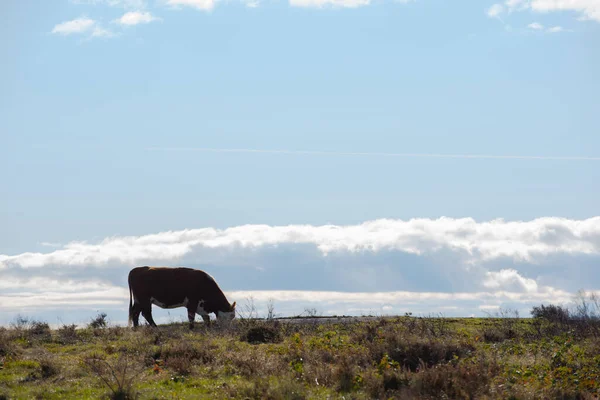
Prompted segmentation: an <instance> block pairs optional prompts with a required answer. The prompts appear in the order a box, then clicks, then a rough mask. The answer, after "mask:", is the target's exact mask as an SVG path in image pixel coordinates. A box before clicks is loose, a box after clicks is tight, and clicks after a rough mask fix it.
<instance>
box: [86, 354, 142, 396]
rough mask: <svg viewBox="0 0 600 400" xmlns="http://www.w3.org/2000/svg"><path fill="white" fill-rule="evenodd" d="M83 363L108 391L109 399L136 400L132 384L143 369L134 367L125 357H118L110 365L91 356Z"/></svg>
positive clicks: (98, 357) (102, 359)
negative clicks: (109, 392) (109, 393)
mask: <svg viewBox="0 0 600 400" xmlns="http://www.w3.org/2000/svg"><path fill="white" fill-rule="evenodd" d="M84 363H85V365H87V366H88V368H89V369H90V370H91V371H92V372H93V373H94V374H95V375H96V376H97V377H98V378H100V380H101V381H102V382H103V383H104V384H105V385H106V387H108V388H109V389H110V391H111V396H110V397H111V399H113V400H129V399H136V398H137V394H136V393H135V391H134V389H133V383H134V381H135V379H136V378H137V377H138V376H139V375H140V374H141V373H142V371H143V369H142V368H139V366H136V365H134V363H133V361H132V360H131V359H130V358H129V357H128V356H127V355H125V354H121V355H119V357H118V358H117V359H116V360H115V361H114V362H112V363H109V362H108V361H106V360H105V359H104V358H103V357H101V356H98V355H93V356H90V357H87V358H85V359H84ZM136 367H137V368H136Z"/></svg>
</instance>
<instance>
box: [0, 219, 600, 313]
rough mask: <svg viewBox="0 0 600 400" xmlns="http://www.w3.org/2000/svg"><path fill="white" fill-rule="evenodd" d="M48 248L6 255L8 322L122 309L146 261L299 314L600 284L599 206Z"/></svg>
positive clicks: (439, 306) (200, 232)
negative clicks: (524, 217)
mask: <svg viewBox="0 0 600 400" xmlns="http://www.w3.org/2000/svg"><path fill="white" fill-rule="evenodd" d="M54 245H55V246H56V244H54ZM48 250H49V251H48V252H28V253H22V254H16V255H0V274H1V275H2V281H1V282H0V293H1V294H0V323H6V321H7V319H8V320H10V318H12V317H14V315H15V313H17V312H24V313H27V312H33V311H35V312H42V311H41V310H47V312H49V313H50V314H51V315H55V314H56V313H57V312H65V310H70V309H74V310H81V312H84V310H88V311H89V310H97V309H99V308H102V309H110V310H114V312H115V315H117V316H121V317H122V318H121V319H123V320H124V318H125V317H124V316H125V314H126V304H127V302H128V291H127V283H126V282H127V273H128V272H129V270H130V269H131V268H132V267H135V266H139V265H167V266H177V265H185V266H189V267H194V268H200V269H204V270H206V271H208V272H209V273H211V274H212V275H213V276H215V278H216V279H217V281H218V282H219V284H220V285H221V287H222V288H223V290H225V291H226V292H227V293H229V294H230V296H233V297H232V298H233V299H235V300H243V298H244V297H249V296H252V297H255V298H256V299H258V300H259V301H262V302H263V303H264V302H266V301H267V299H268V298H271V297H272V298H274V299H275V300H276V302H277V303H278V304H279V305H280V307H281V310H282V312H284V313H291V314H294V313H295V314H297V313H300V312H302V310H303V308H304V307H306V306H307V305H310V304H315V303H319V304H321V305H323V306H326V307H325V308H324V309H323V312H335V313H338V314H348V313H364V312H367V311H368V310H375V311H377V310H379V311H377V312H379V313H381V312H383V311H386V312H387V313H403V312H408V311H413V312H414V311H417V310H420V311H421V312H423V313H427V312H435V311H436V310H437V311H440V310H442V311H443V310H446V311H449V312H451V313H452V314H454V315H463V316H464V315H471V314H473V313H475V314H476V313H477V312H479V313H481V312H483V311H482V310H489V309H493V308H497V307H500V306H505V305H513V306H515V307H521V308H523V307H526V306H530V305H532V304H539V302H564V301H568V299H569V298H570V296H571V293H573V292H575V291H576V290H578V289H588V290H593V289H595V288H596V286H598V285H600V279H599V278H598V277H597V275H598V274H597V273H596V266H597V263H598V261H600V217H594V218H589V219H585V220H571V219H565V218H556V217H548V218H539V219H535V220H531V221H504V220H502V219H498V220H492V221H486V222H478V221H475V220H473V219H471V218H461V219H454V218H438V219H426V218H417V219H411V220H407V221H404V220H391V219H381V220H374V221H367V222H365V223H362V224H357V225H343V226H342V225H321V226H313V225H288V226H269V225H243V226H236V227H231V228H228V229H215V228H200V229H186V230H181V231H167V232H160V233H156V234H149V235H143V236H115V237H108V238H105V239H104V240H102V241H100V242H97V243H89V242H84V241H81V242H73V243H68V244H66V245H58V247H49V248H48ZM481 307H483V308H481ZM172 312H173V313H176V312H175V311H172ZM75 315H77V314H73V315H71V316H70V317H69V318H71V317H73V318H74V316H75Z"/></svg>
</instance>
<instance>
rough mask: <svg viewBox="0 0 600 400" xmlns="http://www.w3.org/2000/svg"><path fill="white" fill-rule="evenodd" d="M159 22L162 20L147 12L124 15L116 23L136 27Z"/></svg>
mask: <svg viewBox="0 0 600 400" xmlns="http://www.w3.org/2000/svg"><path fill="white" fill-rule="evenodd" d="M159 20H160V18H157V17H155V16H153V15H152V14H150V13H149V12H147V11H146V12H144V11H130V12H127V13H125V14H123V16H121V18H118V19H116V20H115V21H114V22H116V23H118V24H121V25H125V26H134V25H138V24H148V23H150V22H152V21H159Z"/></svg>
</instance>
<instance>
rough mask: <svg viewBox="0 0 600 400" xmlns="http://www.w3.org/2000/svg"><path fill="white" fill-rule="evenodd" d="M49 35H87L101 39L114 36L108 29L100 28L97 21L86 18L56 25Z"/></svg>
mask: <svg viewBox="0 0 600 400" xmlns="http://www.w3.org/2000/svg"><path fill="white" fill-rule="evenodd" d="M51 33H54V34H58V35H63V36H67V35H73V34H78V35H83V34H89V36H90V37H103V38H109V37H114V36H116V34H115V33H113V32H112V31H110V30H108V29H104V28H102V26H100V24H99V23H98V22H97V21H95V20H93V19H91V18H88V17H80V18H77V19H74V20H71V21H67V22H63V23H61V24H58V25H56V26H55V27H54V28H53V29H52V32H51Z"/></svg>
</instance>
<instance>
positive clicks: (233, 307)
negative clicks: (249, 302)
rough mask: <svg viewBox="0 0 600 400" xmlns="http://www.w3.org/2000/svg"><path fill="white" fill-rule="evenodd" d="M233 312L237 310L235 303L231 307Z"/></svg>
mask: <svg viewBox="0 0 600 400" xmlns="http://www.w3.org/2000/svg"><path fill="white" fill-rule="evenodd" d="M231 310H232V311H233V310H235V301H234V302H233V304H232V305H231Z"/></svg>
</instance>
